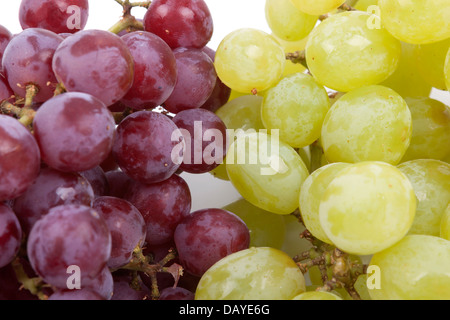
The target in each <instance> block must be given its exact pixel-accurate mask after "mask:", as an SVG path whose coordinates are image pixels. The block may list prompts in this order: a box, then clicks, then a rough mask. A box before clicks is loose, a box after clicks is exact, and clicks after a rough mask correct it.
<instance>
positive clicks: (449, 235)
mask: <svg viewBox="0 0 450 320" xmlns="http://www.w3.org/2000/svg"><path fill="white" fill-rule="evenodd" d="M440 237H441V238H443V239H446V240H449V241H450V202H449V204H448V206H447V209H446V210H445V213H444V215H443V216H442V221H441V228H440Z"/></svg>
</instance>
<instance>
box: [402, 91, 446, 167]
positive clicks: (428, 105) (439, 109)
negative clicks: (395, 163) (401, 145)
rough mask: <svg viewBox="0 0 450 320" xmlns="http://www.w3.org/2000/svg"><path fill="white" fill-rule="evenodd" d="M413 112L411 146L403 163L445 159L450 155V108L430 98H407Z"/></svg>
mask: <svg viewBox="0 0 450 320" xmlns="http://www.w3.org/2000/svg"><path fill="white" fill-rule="evenodd" d="M405 100H406V103H407V104H408V107H409V110H410V111H411V115H412V121H413V132H412V138H411V144H410V146H409V148H408V150H406V154H405V155H404V156H403V158H402V162H405V161H409V160H415V159H436V160H440V159H443V158H444V157H445V156H446V155H447V154H450V146H449V141H450V108H449V107H447V106H446V105H444V104H443V103H441V102H439V101H437V100H433V99H430V98H424V97H416V98H405Z"/></svg>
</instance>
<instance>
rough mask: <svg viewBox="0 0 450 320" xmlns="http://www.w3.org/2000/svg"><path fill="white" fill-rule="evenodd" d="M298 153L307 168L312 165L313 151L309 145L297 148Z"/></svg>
mask: <svg viewBox="0 0 450 320" xmlns="http://www.w3.org/2000/svg"><path fill="white" fill-rule="evenodd" d="M297 153H298V154H299V155H300V158H302V160H303V163H304V164H305V165H306V167H307V168H310V167H311V151H310V148H309V146H308V147H304V148H300V149H297Z"/></svg>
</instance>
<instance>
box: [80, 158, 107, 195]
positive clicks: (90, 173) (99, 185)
mask: <svg viewBox="0 0 450 320" xmlns="http://www.w3.org/2000/svg"><path fill="white" fill-rule="evenodd" d="M80 174H81V175H82V176H83V177H85V178H86V180H87V181H88V182H89V184H90V185H91V186H92V189H93V190H94V195H95V196H96V197H101V196H106V195H108V194H109V185H108V179H106V175H105V172H104V171H103V169H102V168H101V167H100V166H96V167H94V168H92V169H90V170H87V171H82V172H80Z"/></svg>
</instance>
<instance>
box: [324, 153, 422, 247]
mask: <svg viewBox="0 0 450 320" xmlns="http://www.w3.org/2000/svg"><path fill="white" fill-rule="evenodd" d="M415 211H416V198H415V195H414V190H413V188H412V186H411V183H410V182H409V180H408V179H407V178H406V176H405V175H404V174H403V173H402V172H401V171H399V170H398V169H397V168H396V167H394V166H392V165H389V164H387V163H384V162H360V163H357V164H353V165H351V166H349V167H347V168H344V169H342V170H341V171H340V172H339V173H338V174H337V175H336V177H335V178H334V179H333V180H332V181H331V182H330V184H329V186H328V187H327V188H326V190H325V192H324V194H323V196H322V200H321V202H320V207H319V217H320V225H321V226H322V228H323V230H324V231H325V234H326V235H327V237H328V238H329V239H330V240H331V241H332V242H333V243H334V244H335V245H336V246H337V247H338V248H339V249H341V250H343V251H345V252H347V253H351V254H358V255H369V254H374V253H376V252H379V251H381V250H384V249H386V248H389V247H390V246H392V245H393V244H395V243H396V242H398V241H399V240H400V239H402V238H403V237H404V236H405V235H406V233H407V232H408V230H409V229H410V227H411V225H412V223H413V220H414V214H415Z"/></svg>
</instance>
